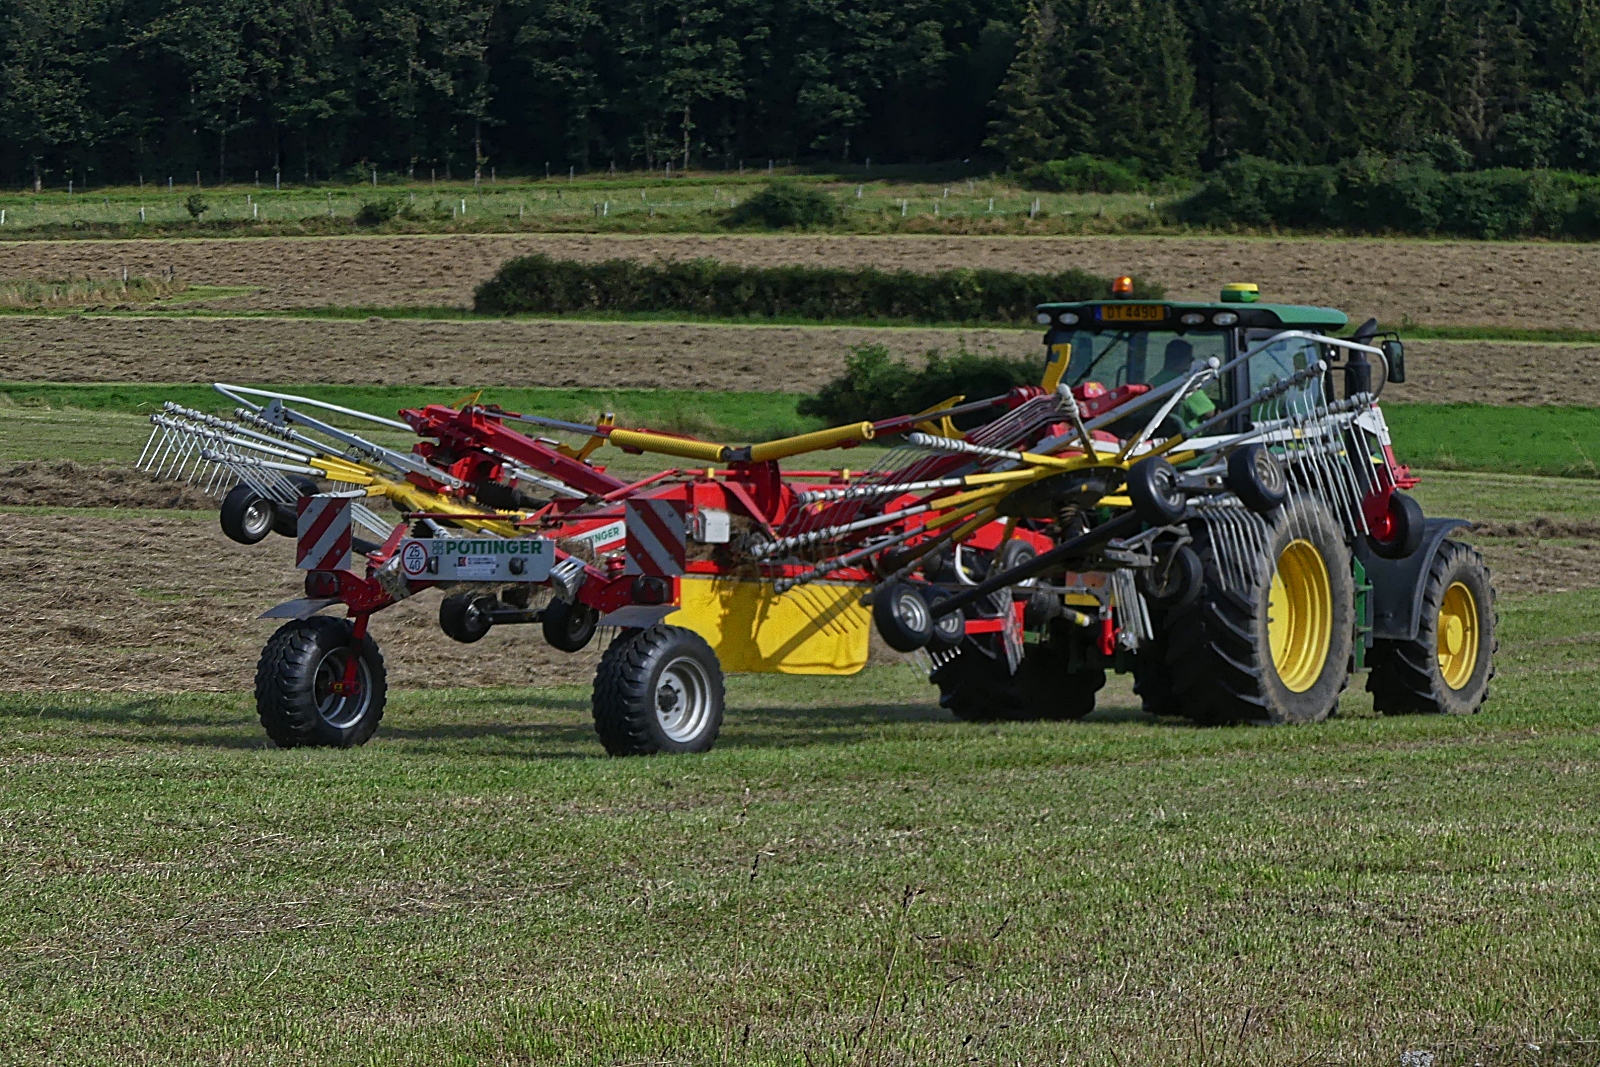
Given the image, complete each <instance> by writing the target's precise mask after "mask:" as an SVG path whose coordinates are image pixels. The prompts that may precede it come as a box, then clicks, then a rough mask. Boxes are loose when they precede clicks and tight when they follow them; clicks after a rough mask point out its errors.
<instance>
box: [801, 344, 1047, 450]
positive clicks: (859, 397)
mask: <svg viewBox="0 0 1600 1067" xmlns="http://www.w3.org/2000/svg"><path fill="white" fill-rule="evenodd" d="M1043 373H1044V358H1043V355H1042V353H1041V356H1040V358H1039V359H1036V360H1031V359H1014V358H1008V357H1006V356H1001V355H995V354H993V353H989V354H984V353H979V352H971V351H968V350H967V347H966V345H965V344H962V346H961V347H960V349H959V350H958V351H957V352H956V354H955V355H954V356H946V355H945V354H944V353H942V352H940V351H938V350H937V349H936V350H934V351H931V352H929V353H928V354H927V355H926V357H925V360H924V365H923V366H921V367H913V366H911V365H910V364H908V363H906V362H905V361H904V360H898V359H895V358H894V357H893V356H892V355H891V354H890V352H889V349H888V346H886V345H882V344H867V345H858V346H855V347H853V348H851V349H850V354H849V355H848V356H846V357H845V360H844V373H843V374H842V375H840V376H839V377H837V378H834V379H833V380H832V381H830V382H827V383H825V384H824V385H823V386H822V388H821V389H819V390H817V392H816V394H815V395H813V396H807V397H801V398H800V403H799V405H798V407H797V409H796V410H798V411H799V413H800V414H801V415H809V416H813V417H816V418H820V419H822V420H823V421H824V422H826V423H828V425H830V426H839V425H843V424H844V423H847V422H860V421H862V420H877V419H887V418H890V417H892V416H895V415H905V414H909V413H911V412H915V411H925V410H927V409H928V408H930V407H932V406H933V405H935V404H937V403H939V401H941V400H946V399H948V398H950V397H953V396H965V397H966V398H967V399H968V400H980V399H982V398H984V397H990V396H999V395H1000V394H1001V393H1004V392H1006V391H1008V390H1010V389H1011V388H1013V387H1014V386H1018V385H1038V384H1039V378H1040V377H1041V376H1042V375H1043ZM994 417H995V414H994V413H992V412H991V413H982V414H974V415H968V416H965V417H958V418H957V419H956V425H957V426H958V427H960V428H961V429H963V430H966V429H971V428H972V427H973V426H975V425H980V424H981V423H983V422H986V421H988V420H989V419H991V418H994Z"/></svg>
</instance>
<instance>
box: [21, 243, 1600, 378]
mask: <svg viewBox="0 0 1600 1067" xmlns="http://www.w3.org/2000/svg"><path fill="white" fill-rule="evenodd" d="M0 248H3V246H0ZM869 342H880V343H882V344H885V345H887V346H888V347H889V349H890V350H891V351H892V352H894V353H895V354H896V355H897V356H900V357H902V358H904V359H907V360H910V361H912V362H916V361H918V360H920V359H921V358H922V356H923V355H924V354H925V353H926V352H928V351H929V350H930V349H942V350H943V351H945V352H954V351H956V350H957V349H958V348H959V347H960V346H961V345H962V344H965V345H966V346H967V347H968V348H969V349H972V350H974V351H993V352H996V353H999V354H1002V355H1007V356H1013V357H1019V358H1036V357H1038V356H1039V355H1040V351H1041V350H1040V347H1039V334H1038V332H1037V331H1034V330H981V329H963V330H935V329H909V328H908V329H871V328H863V327H830V326H812V327H802V326H705V325H696V324H680V323H639V322H629V323H606V322H573V321H550V322H541V321H469V322H450V321H433V322H428V321H423V322H417V321H406V320H392V319H369V320H367V321H364V322H348V321H320V320H319V321H308V320H303V319H215V318H204V319H188V318H125V317H111V316H95V315H86V316H80V317H78V318H43V317H0V352H4V353H5V354H6V359H5V361H4V365H5V367H6V369H5V370H4V371H0V380H7V381H41V382H42V381H51V382H194V381H239V382H260V383H266V382H272V383H279V384H306V383H314V382H321V383H337V384H379V385H388V384H396V385H399V384H406V385H449V386H463V387H468V388H478V387H480V386H496V385H500V386H551V387H561V388H601V389H613V388H644V389H664V388H671V389H725V390H736V391H755V392H792V393H809V392H814V391H815V390H816V388H817V386H818V385H819V384H820V383H821V382H823V381H826V380H827V379H829V378H831V377H833V376H834V375H836V374H838V373H839V372H840V371H841V370H842V369H843V367H844V357H845V355H846V354H847V353H848V352H849V350H850V347H851V346H852V345H860V344H866V343H869ZM1406 352H1407V370H1408V371H1409V372H1410V374H1409V378H1410V380H1409V381H1408V382H1407V384H1405V385H1396V386H1392V387H1391V391H1390V392H1388V393H1387V394H1386V396H1387V397H1388V398H1391V399H1393V400H1398V401H1413V402H1417V403H1446V402H1476V403H1486V404H1592V403H1594V398H1595V397H1596V396H1600V346H1584V345H1540V344H1513V343H1497V342H1481V341H1470V342H1468V341H1416V342H1411V343H1409V344H1408V345H1407V346H1406Z"/></svg>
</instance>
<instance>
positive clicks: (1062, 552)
mask: <svg viewBox="0 0 1600 1067" xmlns="http://www.w3.org/2000/svg"><path fill="white" fill-rule="evenodd" d="M1143 524H1144V520H1143V519H1142V518H1140V517H1139V515H1138V514H1137V513H1135V512H1132V511H1129V512H1125V513H1123V514H1121V515H1118V516H1117V517H1116V518H1114V519H1112V520H1111V521H1110V522H1106V523H1102V524H1101V525H1099V526H1096V527H1095V528H1094V529H1092V530H1090V531H1089V532H1088V533H1084V534H1080V535H1079V536H1077V537H1074V538H1072V539H1071V540H1070V541H1063V542H1062V543H1061V544H1059V545H1057V546H1056V547H1055V548H1052V549H1050V551H1048V552H1041V553H1040V554H1039V555H1037V556H1034V557H1033V558H1032V559H1030V560H1028V561H1027V562H1026V563H1021V564H1018V565H1017V566H1015V567H1012V568H1011V569H1010V570H1007V571H1001V572H1000V573H999V574H997V575H995V576H994V577H993V578H988V579H985V580H984V581H981V582H979V583H978V584H977V585H975V586H972V587H971V588H969V589H963V590H962V591H961V592H959V593H957V594H956V595H955V596H953V597H949V598H948V599H945V600H941V601H939V602H938V603H937V604H934V605H932V607H931V610H932V612H933V617H934V618H936V619H937V618H942V617H943V616H945V615H948V614H950V613H951V612H952V611H959V610H961V609H962V608H964V607H966V606H967V605H968V604H971V603H973V602H974V601H977V600H979V599H981V598H983V597H986V596H988V595H989V594H990V593H994V592H996V591H998V590H1001V589H1007V588H1010V587H1011V586H1013V585H1016V584H1017V583H1018V582H1025V581H1027V580H1028V579H1029V578H1034V577H1037V576H1038V575H1041V574H1043V573H1044V572H1045V571H1047V570H1050V569H1051V568H1052V567H1058V566H1061V565H1062V564H1064V563H1066V562H1067V561H1068V560H1070V559H1073V558H1075V557H1077V556H1081V555H1083V554H1084V552H1086V551H1087V550H1088V549H1091V548H1094V547H1095V546H1097V545H1100V544H1104V543H1105V542H1107V541H1110V540H1113V539H1114V538H1118V537H1123V536H1126V535H1128V534H1131V533H1135V532H1137V531H1138V529H1139V527H1140V526H1141V525H1143Z"/></svg>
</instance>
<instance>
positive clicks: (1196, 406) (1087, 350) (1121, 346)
mask: <svg viewBox="0 0 1600 1067" xmlns="http://www.w3.org/2000/svg"><path fill="white" fill-rule="evenodd" d="M1070 348H1071V355H1070V358H1069V359H1068V362H1067V370H1066V374H1065V375H1064V376H1063V377H1062V381H1064V382H1066V383H1067V384H1068V385H1071V386H1074V387H1077V386H1080V385H1082V384H1084V383H1085V382H1099V383H1100V384H1101V385H1104V386H1105V387H1106V388H1107V389H1115V388H1117V387H1118V386H1122V385H1148V386H1152V387H1154V386H1158V385H1165V384H1166V383H1167V382H1170V381H1172V380H1173V379H1174V378H1177V377H1180V376H1181V375H1184V374H1186V373H1188V370H1189V367H1190V365H1191V364H1193V363H1194V362H1195V361H1196V360H1201V361H1204V360H1207V359H1211V358H1212V357H1215V358H1216V359H1217V361H1218V362H1219V363H1226V362H1227V360H1228V353H1227V334H1226V333H1225V332H1216V333H1205V332H1201V331H1197V330H1190V331H1188V332H1185V333H1176V332H1174V331H1172V330H1118V331H1112V330H1105V331H1093V330H1078V331H1076V332H1075V333H1073V334H1072V340H1071V342H1070ZM1221 403H1222V385H1221V383H1220V382H1219V381H1217V380H1216V379H1213V380H1211V381H1210V382H1208V383H1206V386H1205V388H1204V389H1202V390H1201V391H1200V392H1198V393H1195V394H1194V395H1193V396H1190V397H1189V398H1188V399H1187V400H1185V401H1184V402H1183V403H1182V404H1179V405H1178V407H1177V409H1176V410H1175V411H1174V412H1173V415H1174V417H1175V418H1176V419H1177V420H1178V422H1179V423H1180V424H1181V426H1182V428H1183V429H1185V430H1187V429H1190V428H1192V427H1194V426H1197V425H1199V424H1200V423H1202V422H1204V421H1205V420H1206V419H1208V418H1210V417H1211V415H1212V414H1213V413H1214V412H1215V411H1216V410H1217V408H1218V407H1219V406H1220V405H1221Z"/></svg>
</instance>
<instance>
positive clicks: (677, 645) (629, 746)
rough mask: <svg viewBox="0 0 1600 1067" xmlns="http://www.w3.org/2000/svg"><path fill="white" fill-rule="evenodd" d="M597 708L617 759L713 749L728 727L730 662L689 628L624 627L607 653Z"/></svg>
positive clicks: (597, 723) (599, 725)
mask: <svg viewBox="0 0 1600 1067" xmlns="http://www.w3.org/2000/svg"><path fill="white" fill-rule="evenodd" d="M592 707H593V711H594V728H595V732H596V733H598V734H599V735H600V743H601V744H602V745H604V746H605V749H606V751H607V752H609V753H610V754H611V755H613V756H648V755H653V754H655V753H658V752H671V753H680V752H705V751H708V750H709V749H710V748H711V745H712V743H713V742H715V741H716V739H717V733H718V731H720V730H721V729H722V709H723V689H722V665H721V664H719V663H718V662H717V654H716V653H715V652H713V651H712V650H711V646H710V645H708V644H706V640H705V638H703V637H701V636H700V635H699V634H697V633H695V632H694V631H693V630H688V629H685V628H684V627H682V626H667V625H664V624H662V623H657V624H656V625H654V626H650V627H647V628H645V629H630V630H623V631H622V632H621V633H620V634H618V635H617V637H616V640H614V641H612V642H611V645H610V647H608V648H607V649H606V651H605V654H604V655H602V656H601V657H600V666H599V667H598V668H597V669H596V670H595V674H594V698H593V704H592Z"/></svg>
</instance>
